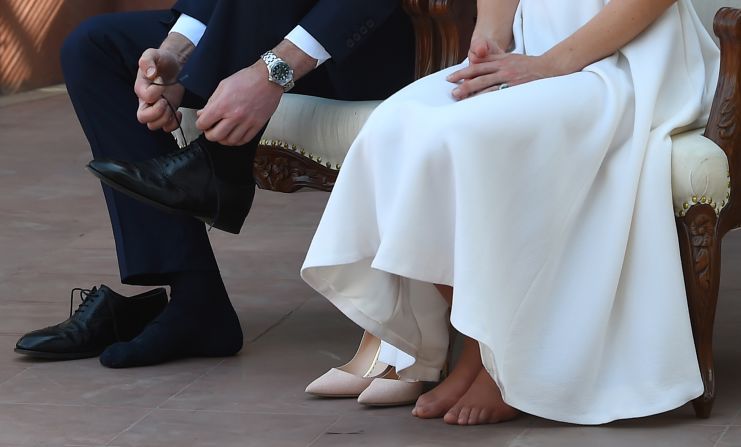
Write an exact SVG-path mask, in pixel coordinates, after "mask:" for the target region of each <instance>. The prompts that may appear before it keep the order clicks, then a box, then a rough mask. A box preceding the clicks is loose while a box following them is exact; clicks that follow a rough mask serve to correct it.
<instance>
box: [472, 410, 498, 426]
mask: <svg viewBox="0 0 741 447" xmlns="http://www.w3.org/2000/svg"><path fill="white" fill-rule="evenodd" d="M495 422H496V418H495V417H494V412H493V411H491V409H489V408H482V409H481V411H479V415H478V418H476V423H477V424H493V423H495Z"/></svg>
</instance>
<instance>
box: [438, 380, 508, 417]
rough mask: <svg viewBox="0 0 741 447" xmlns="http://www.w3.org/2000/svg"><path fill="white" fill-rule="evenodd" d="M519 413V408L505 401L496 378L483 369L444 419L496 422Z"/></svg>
mask: <svg viewBox="0 0 741 447" xmlns="http://www.w3.org/2000/svg"><path fill="white" fill-rule="evenodd" d="M518 414H519V411H518V410H516V409H514V408H512V407H510V406H509V405H507V404H506V403H504V400H502V393H501V392H500V391H499V387H498V386H497V384H496V383H495V382H494V379H492V378H491V376H490V375H489V373H488V372H487V371H486V370H485V369H481V371H479V374H478V375H477V376H476V379H475V380H474V382H473V383H472V384H471V387H470V388H469V389H468V391H466V393H465V394H464V395H463V397H461V398H460V399H459V400H458V402H456V403H455V405H453V406H452V408H450V410H449V411H448V412H447V413H446V414H445V417H444V421H445V422H446V423H448V424H455V425H480V424H495V423H498V422H505V421H509V420H511V419H514V418H515V417H517V415H518Z"/></svg>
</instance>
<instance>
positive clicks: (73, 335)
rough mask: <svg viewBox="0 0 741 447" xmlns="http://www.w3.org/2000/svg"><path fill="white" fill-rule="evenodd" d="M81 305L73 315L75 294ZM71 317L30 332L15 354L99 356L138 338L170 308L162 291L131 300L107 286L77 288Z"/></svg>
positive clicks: (53, 357) (67, 357) (66, 357)
mask: <svg viewBox="0 0 741 447" xmlns="http://www.w3.org/2000/svg"><path fill="white" fill-rule="evenodd" d="M76 291H79V292H80V297H81V298H82V303H81V304H80V306H79V307H78V308H77V310H75V311H74V313H73V312H72V300H73V298H74V293H75V292H76ZM72 294H73V295H72V296H71V297H70V317H69V318H68V319H67V320H65V321H63V322H61V323H59V324H57V325H55V326H50V327H47V328H44V329H39V330H36V331H33V332H29V333H28V334H26V335H24V336H23V337H21V338H20V340H18V343H16V345H15V352H17V353H20V354H25V355H28V356H30V357H37V358H43V359H50V360H72V359H83V358H88V357H97V356H98V355H100V353H101V352H103V350H104V349H105V348H106V347H108V346H109V345H111V344H113V343H115V342H119V341H129V340H131V339H133V338H134V337H136V336H137V335H139V333H140V332H141V331H142V329H144V327H145V326H146V325H147V324H149V322H150V321H152V320H153V319H154V318H155V317H156V316H157V315H159V314H160V313H161V312H162V310H163V309H164V308H165V306H166V305H167V292H166V291H165V289H163V288H158V289H154V290H150V291H149V292H145V293H142V294H139V295H136V296H132V297H125V296H122V295H119V294H117V293H116V292H114V291H113V290H111V289H109V288H108V287H106V286H100V288H97V287H93V288H92V289H90V290H88V289H74V290H73V291H72Z"/></svg>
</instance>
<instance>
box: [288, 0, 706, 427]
mask: <svg viewBox="0 0 741 447" xmlns="http://www.w3.org/2000/svg"><path fill="white" fill-rule="evenodd" d="M606 3H607V0H574V1H570V2H568V6H567V7H566V5H564V3H563V1H562V0H522V1H521V2H520V6H519V8H518V11H517V14H516V18H515V23H514V35H515V43H516V50H515V51H516V52H519V53H524V54H529V55H539V54H542V53H544V52H545V51H547V50H548V49H550V48H551V47H552V46H553V45H555V44H556V43H558V42H559V41H561V40H562V39H564V38H566V37H567V36H569V35H570V34H571V33H573V32H574V31H576V30H577V29H578V28H579V27H580V26H581V25H583V24H584V23H586V22H587V21H588V20H590V19H591V18H592V17H593V16H595V15H596V14H597V13H598V12H599V11H600V10H601V9H602V8H603V7H604V5H605V4H606ZM718 59H719V56H718V50H717V47H716V45H715V43H714V42H713V41H712V40H711V38H710V36H709V35H708V34H707V32H706V31H705V29H704V28H703V26H702V24H701V23H700V21H699V19H698V17H697V15H696V14H695V12H694V10H693V9H692V5H691V3H690V2H689V1H688V0H679V1H678V3H677V4H675V5H673V6H672V7H671V8H670V9H669V10H668V11H667V12H666V13H665V14H664V15H663V16H662V17H661V18H660V19H659V20H658V21H657V22H656V23H654V24H653V25H652V26H651V27H650V28H649V29H648V30H646V31H645V32H644V33H643V34H641V35H640V36H639V37H638V38H636V39H635V40H634V41H633V42H631V43H630V44H628V45H627V46H626V47H625V48H623V49H622V50H621V51H620V52H619V53H618V54H616V55H614V56H611V57H609V58H607V59H604V60H602V61H599V62H597V63H595V64H592V65H590V66H589V67H587V68H586V69H584V70H583V71H582V72H579V73H575V74H571V75H568V76H563V77H557V78H550V79H545V80H539V81H536V82H531V83H527V84H524V85H520V86H516V87H512V88H509V89H506V90H500V91H495V92H491V93H486V94H482V95H478V96H475V97H473V98H470V99H466V100H464V101H460V102H456V101H454V100H453V99H452V97H451V95H450V91H451V89H452V87H453V86H452V84H450V83H448V82H446V80H445V76H446V75H447V74H448V73H450V72H452V71H453V70H455V69H456V68H460V67H454V68H451V69H448V70H444V71H442V72H439V73H436V74H433V75H431V76H428V77H426V78H424V79H422V80H419V81H417V82H415V83H413V84H412V85H410V86H408V87H407V88H405V89H403V90H402V91H400V92H398V93H397V94H396V95H394V96H392V97H391V98H390V99H388V100H387V101H385V102H384V103H383V104H382V105H381V106H379V107H378V109H377V110H376V111H375V112H374V113H373V114H372V116H371V117H370V119H369V120H368V122H367V124H366V125H365V127H364V128H363V130H362V131H361V132H360V134H359V136H358V138H357V140H356V141H355V143H354V144H353V146H352V148H351V149H350V151H349V153H348V155H347V158H346V160H345V162H344V165H343V167H342V170H341V173H340V175H339V178H338V180H337V184H336V186H335V188H334V191H333V193H332V195H331V197H330V199H329V203H328V205H327V208H326V211H325V213H324V216H323V217H322V220H321V223H320V225H319V228H318V229H317V232H316V235H315V236H314V240H313V242H312V244H311V248H310V249H309V252H308V254H307V257H306V260H305V262H304V265H303V267H302V271H301V274H302V277H303V278H304V279H305V280H306V282H307V283H309V284H310V285H311V286H312V287H313V288H315V289H316V290H317V291H319V292H320V293H322V294H323V295H324V296H326V297H327V298H328V299H329V300H330V301H331V302H332V303H333V304H335V305H336V306H337V307H338V308H339V309H340V310H341V311H342V312H344V313H345V314H346V315H347V316H348V317H349V318H351V319H352V320H353V321H355V322H356V323H358V324H359V325H360V326H362V327H363V328H365V329H367V330H369V331H370V332H372V333H373V334H376V335H377V336H379V337H381V338H382V339H383V340H385V341H386V342H388V343H390V344H391V345H393V346H395V347H396V348H398V349H400V350H402V351H403V352H405V353H407V354H409V355H410V356H411V357H413V361H414V363H413V364H412V365H411V366H409V367H408V368H406V369H404V370H402V371H401V374H402V377H407V378H413V379H428V380H429V379H433V380H434V379H436V378H437V375H438V372H439V370H440V367H441V365H442V364H443V363H444V361H445V358H446V351H447V345H448V326H447V311H448V309H447V306H446V304H445V302H444V300H443V299H442V298H441V296H440V295H439V294H438V292H437V291H436V289H435V288H434V286H433V285H432V284H433V283H437V284H447V285H452V286H454V288H455V295H454V302H453V307H452V309H451V316H450V320H451V322H452V324H453V326H455V328H456V329H458V330H459V331H460V332H461V333H463V334H465V335H467V336H469V337H472V338H474V339H476V340H478V341H479V343H480V347H481V352H482V360H483V362H484V365H485V367H486V368H487V370H488V372H489V373H490V374H491V375H492V377H493V378H494V380H495V381H496V383H497V384H498V385H499V388H500V389H501V391H502V395H503V397H504V400H505V401H506V402H507V403H509V404H510V405H512V406H514V407H515V408H518V409H520V410H522V411H525V412H527V413H531V414H535V415H538V416H542V417H545V418H549V419H554V420H559V421H567V422H573V423H581V424H599V423H604V422H608V421H612V420H615V419H621V418H631V417H638V416H645V415H649V414H654V413H659V412H662V411H666V410H669V409H672V408H675V407H678V406H680V405H682V404H683V403H685V402H687V401H688V400H690V399H692V398H694V397H697V396H698V395H700V394H701V393H702V390H703V386H702V381H701V378H700V373H699V368H698V364H697V360H696V356H695V351H694V345H693V340H692V334H691V328H690V322H689V316H688V310H687V304H686V295H685V290H684V282H683V277H682V269H681V265H680V257H679V249H678V243H677V233H676V227H675V223H674V216H673V210H672V197H671V181H670V179H671V176H670V174H671V173H670V169H671V141H670V137H669V135H670V134H671V133H672V132H673V131H675V130H676V129H678V128H686V127H692V126H694V127H701V126H702V125H703V124H704V123H705V122H706V120H707V115H708V110H709V108H710V100H711V97H712V94H713V92H714V89H715V84H716V81H717V72H718Z"/></svg>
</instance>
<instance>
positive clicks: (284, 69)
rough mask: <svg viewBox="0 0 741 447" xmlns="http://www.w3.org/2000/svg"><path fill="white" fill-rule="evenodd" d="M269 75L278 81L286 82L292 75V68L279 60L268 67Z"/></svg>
mask: <svg viewBox="0 0 741 447" xmlns="http://www.w3.org/2000/svg"><path fill="white" fill-rule="evenodd" d="M270 76H271V77H272V78H273V79H275V80H276V81H278V82H280V83H286V82H288V81H290V80H291V78H292V77H293V70H291V67H290V66H289V65H288V64H286V63H285V62H283V61H279V62H276V63H275V64H273V65H272V66H271V67H270Z"/></svg>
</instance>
